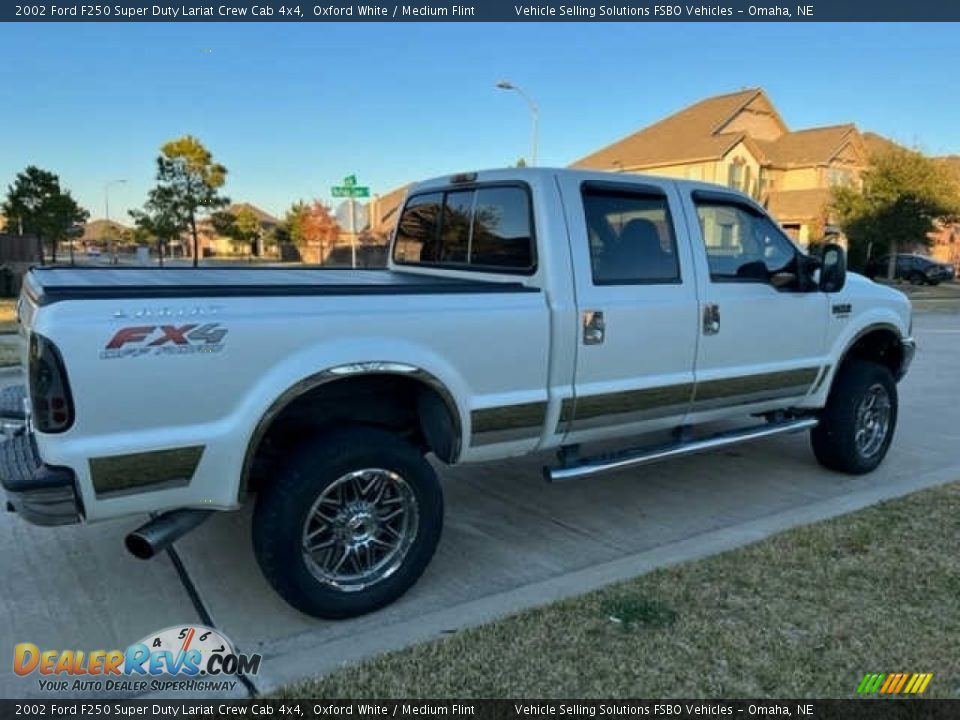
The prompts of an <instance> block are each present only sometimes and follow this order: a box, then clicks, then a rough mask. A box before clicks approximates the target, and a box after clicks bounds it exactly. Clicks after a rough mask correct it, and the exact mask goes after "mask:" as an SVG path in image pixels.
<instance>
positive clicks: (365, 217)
mask: <svg viewBox="0 0 960 720" xmlns="http://www.w3.org/2000/svg"><path fill="white" fill-rule="evenodd" d="M333 216H334V217H335V218H336V219H337V224H338V225H339V226H340V227H342V228H348V229H349V227H350V201H349V200H344V201H343V202H342V203H340V204H339V205H337V206H336V207H335V208H334V209H333ZM369 226H370V212H369V205H367V204H363V205H361V204H360V203H354V205H353V230H354V232H363V231H364V230H366V229H367V228H368V227H369Z"/></svg>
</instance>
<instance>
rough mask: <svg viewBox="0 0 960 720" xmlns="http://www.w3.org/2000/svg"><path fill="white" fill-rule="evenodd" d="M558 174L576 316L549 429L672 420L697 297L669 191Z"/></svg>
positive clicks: (617, 432) (686, 380)
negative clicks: (569, 372) (573, 345)
mask: <svg viewBox="0 0 960 720" xmlns="http://www.w3.org/2000/svg"><path fill="white" fill-rule="evenodd" d="M560 182H561V189H562V191H563V196H564V197H565V198H569V199H570V200H569V201H567V202H566V208H567V224H568V228H569V230H570V242H571V253H572V256H573V267H574V269H575V271H574V275H575V277H574V283H575V294H576V300H577V311H578V318H577V328H576V332H577V358H576V369H575V377H574V383H573V389H574V395H573V396H572V397H569V398H565V399H564V402H563V404H562V410H561V415H560V422H559V424H558V428H557V432H558V433H564V432H566V433H568V434H567V437H566V439H565V442H568V443H575V442H582V441H587V440H597V439H602V438H605V437H616V436H622V435H626V434H633V433H640V432H644V431H647V430H654V429H658V428H661V427H671V426H674V425H678V424H680V422H681V421H682V419H683V417H684V415H685V414H686V412H687V409H688V407H689V404H690V398H691V395H692V392H693V362H694V357H695V349H696V342H697V298H696V283H695V281H694V271H693V260H692V253H691V252H690V249H689V243H687V242H685V239H686V238H685V237H678V232H677V227H676V225H675V218H678V217H682V209H681V208H680V207H679V205H678V196H677V194H676V191H675V190H674V188H673V185H672V184H671V183H669V182H664V183H663V184H662V185H660V184H656V183H649V184H646V183H645V184H638V183H629V182H622V183H618V182H587V183H582V184H581V182H580V180H579V178H576V177H567V178H564V177H563V176H561V180H560ZM563 183H566V185H563ZM580 199H582V202H579V201H578V200H580Z"/></svg>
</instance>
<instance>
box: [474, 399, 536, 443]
mask: <svg viewBox="0 0 960 720" xmlns="http://www.w3.org/2000/svg"><path fill="white" fill-rule="evenodd" d="M546 416H547V403H546V402H545V401H540V402H532V403H524V404H522V405H505V406H501V407H492V408H483V409H481V410H472V411H471V412H470V426H471V428H472V433H471V438H470V445H471V446H474V447H476V446H478V445H489V444H491V443H497V442H510V441H512V440H523V439H526V438H533V437H538V436H539V435H540V432H541V431H542V429H543V425H544V423H545V422H546Z"/></svg>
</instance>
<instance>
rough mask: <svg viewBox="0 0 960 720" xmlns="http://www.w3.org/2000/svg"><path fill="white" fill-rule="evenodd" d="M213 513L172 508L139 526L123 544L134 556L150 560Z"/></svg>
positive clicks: (210, 511) (211, 511)
mask: <svg viewBox="0 0 960 720" xmlns="http://www.w3.org/2000/svg"><path fill="white" fill-rule="evenodd" d="M211 513H213V510H190V509H183V510H171V511H170V512H166V513H163V514H162V515H157V516H156V517H153V518H151V519H150V520H149V521H148V522H146V523H144V524H143V525H141V526H140V527H138V528H137V529H136V530H134V531H133V532H132V533H130V534H129V535H127V537H126V539H125V540H124V541H123V544H124V545H125V546H126V548H127V551H128V552H129V553H130V554H131V555H133V556H134V557H138V558H140V559H141V560H149V559H150V558H152V557H153V556H154V555H156V554H157V553H159V552H162V551H163V550H166V549H167V548H168V547H170V545H172V544H173V542H174V541H175V540H178V539H179V538H181V537H183V536H184V535H186V534H187V533H188V532H190V531H191V530H193V529H194V528H196V527H197V526H199V525H200V524H201V523H202V522H203V521H204V520H206V519H207V518H208V517H210V515H211Z"/></svg>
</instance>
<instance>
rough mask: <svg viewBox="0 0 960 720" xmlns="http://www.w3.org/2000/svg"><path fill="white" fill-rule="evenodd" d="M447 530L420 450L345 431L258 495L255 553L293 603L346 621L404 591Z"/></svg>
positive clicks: (307, 449) (313, 445)
mask: <svg viewBox="0 0 960 720" xmlns="http://www.w3.org/2000/svg"><path fill="white" fill-rule="evenodd" d="M442 525H443V492H442V490H441V488H440V483H439V481H438V480H437V476H436V473H435V472H434V470H433V468H432V467H431V466H430V464H429V463H428V462H427V461H426V459H425V458H424V457H423V453H422V452H421V451H420V450H419V449H418V448H416V447H414V446H413V445H411V444H410V443H407V442H405V441H404V440H402V439H401V438H399V437H398V436H397V435H395V434H393V433H390V432H387V431H385V430H380V429H376V428H366V427H357V428H349V429H345V430H337V431H333V432H330V433H327V434H324V435H322V436H321V437H319V438H316V439H315V440H313V441H311V442H309V443H306V444H304V445H302V446H300V447H299V448H298V449H297V450H295V451H294V452H293V454H292V455H291V456H290V458H289V460H288V461H287V462H286V463H285V464H284V465H283V466H282V469H281V470H280V471H279V472H277V473H276V474H275V476H274V477H273V478H272V480H271V481H270V482H269V483H268V484H267V485H266V486H265V487H264V488H263V489H262V490H261V491H260V493H259V495H258V497H257V504H256V507H255V509H254V515H253V549H254V554H255V555H256V558H257V562H258V564H259V565H260V569H261V571H262V572H263V574H264V576H265V577H266V579H267V581H268V582H269V583H270V584H271V585H272V586H273V588H274V590H276V591H277V593H279V595H280V596H281V597H283V599H284V600H286V601H287V602H288V603H290V605H292V606H293V607H295V608H297V609H298V610H300V611H302V612H304V613H307V614H308V615H313V616H315V617H321V618H331V619H336V618H348V617H353V616H356V615H362V614H364V613H368V612H371V611H373V610H377V609H378V608H381V607H383V606H384V605H387V604H389V603H391V602H393V601H394V600H396V599H397V598H399V597H400V596H401V595H403V594H404V593H405V592H406V591H407V590H408V589H409V588H410V587H411V586H412V585H413V584H414V583H415V582H416V581H417V580H418V579H419V578H420V576H421V575H422V574H423V571H424V570H425V569H426V567H427V564H428V563H429V562H430V559H431V558H432V557H433V553H434V551H435V550H436V547H437V542H438V541H439V539H440V532H441V528H442ZM308 547H309V550H308Z"/></svg>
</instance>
